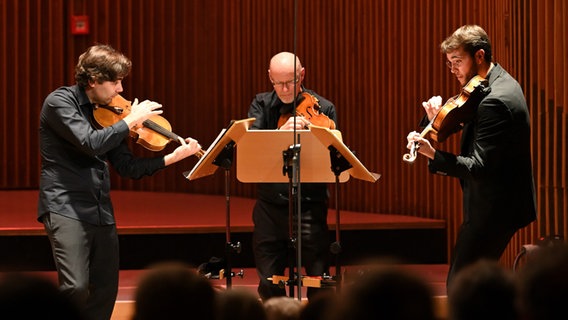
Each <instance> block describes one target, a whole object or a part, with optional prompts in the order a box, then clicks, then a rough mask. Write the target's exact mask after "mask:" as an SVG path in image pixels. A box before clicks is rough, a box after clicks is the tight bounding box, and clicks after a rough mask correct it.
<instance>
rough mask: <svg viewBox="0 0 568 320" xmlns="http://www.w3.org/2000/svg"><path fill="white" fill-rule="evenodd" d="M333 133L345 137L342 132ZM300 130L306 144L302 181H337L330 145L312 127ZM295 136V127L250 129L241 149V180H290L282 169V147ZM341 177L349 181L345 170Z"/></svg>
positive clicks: (246, 181)
mask: <svg viewBox="0 0 568 320" xmlns="http://www.w3.org/2000/svg"><path fill="white" fill-rule="evenodd" d="M330 132H331V133H332V134H334V135H337V136H339V139H341V132H339V131H337V130H330ZM296 133H297V134H299V135H300V139H299V140H300V141H301V145H302V151H301V152H302V156H301V158H300V167H301V168H302V169H301V170H300V181H301V182H302V183H306V182H322V183H323V182H334V181H335V176H334V175H333V172H332V171H331V170H330V168H331V162H330V158H329V152H328V150H327V149H326V148H327V146H324V145H323V144H322V143H321V142H320V141H319V140H318V138H316V137H315V136H314V135H313V134H312V132H310V130H298V131H296ZM292 137H293V136H292V131H291V130H248V131H247V132H246V134H245V135H243V136H242V137H241V139H240V140H239V146H238V148H237V179H238V180H239V181H240V182H244V183H249V182H252V183H264V182H273V183H288V178H287V176H286V175H285V173H283V172H282V164H283V159H282V150H286V149H288V147H289V146H290V144H291V139H292ZM339 180H340V182H346V181H347V180H349V174H348V173H347V172H345V173H342V174H341V175H340V178H339Z"/></svg>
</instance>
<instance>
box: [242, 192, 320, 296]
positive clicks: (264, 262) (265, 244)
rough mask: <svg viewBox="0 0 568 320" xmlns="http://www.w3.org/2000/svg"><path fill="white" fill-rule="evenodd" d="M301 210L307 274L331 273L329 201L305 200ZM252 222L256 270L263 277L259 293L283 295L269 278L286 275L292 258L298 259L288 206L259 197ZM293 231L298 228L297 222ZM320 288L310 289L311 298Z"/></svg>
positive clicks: (303, 255)
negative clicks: (291, 245) (292, 245)
mask: <svg viewBox="0 0 568 320" xmlns="http://www.w3.org/2000/svg"><path fill="white" fill-rule="evenodd" d="M301 209H302V221H301V223H302V228H301V232H302V238H301V243H302V249H301V250H302V251H301V257H302V265H303V266H304V268H305V271H306V275H308V276H321V275H323V274H324V273H326V274H329V232H328V227H327V203H326V202H315V203H314V202H305V203H302V205H301ZM253 221H254V233H253V251H254V258H255V264H256V270H257V273H258V276H259V278H260V281H259V286H258V293H259V295H260V297H261V298H262V299H263V300H266V299H269V298H271V297H275V296H284V295H286V290H285V289H284V288H279V287H278V286H277V285H274V284H272V282H271V281H269V280H267V278H269V277H272V276H273V275H284V274H285V271H286V270H287V268H288V267H289V266H290V261H292V263H295V261H296V259H295V256H296V253H295V249H293V248H292V249H291V248H290V232H289V211H288V206H287V205H275V204H273V203H269V202H266V201H263V200H258V201H257V202H256V204H255V207H254V209H253ZM294 221H296V218H294ZM293 230H294V231H295V230H297V228H296V226H295V224H294V225H293ZM290 259H292V260H290ZM318 290H319V289H317V288H308V298H311V297H313V296H314V295H315V294H316V293H317V292H318Z"/></svg>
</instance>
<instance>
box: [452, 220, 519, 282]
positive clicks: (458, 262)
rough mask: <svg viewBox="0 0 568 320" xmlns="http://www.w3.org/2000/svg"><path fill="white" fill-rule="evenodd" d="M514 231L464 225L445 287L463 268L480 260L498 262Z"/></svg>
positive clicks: (495, 226)
mask: <svg viewBox="0 0 568 320" xmlns="http://www.w3.org/2000/svg"><path fill="white" fill-rule="evenodd" d="M515 232H516V230H514V229H511V228H504V227H501V226H499V225H498V224H497V223H495V224H493V225H484V226H480V225H473V224H471V223H464V224H462V225H461V226H460V231H459V234H458V238H457V240H456V244H455V247H454V255H453V257H452V262H451V264H450V270H449V272H448V279H447V282H446V286H448V287H449V286H450V284H451V282H452V280H453V278H454V277H455V276H456V274H457V273H458V272H459V271H461V270H462V269H463V268H465V267H467V266H468V265H470V264H473V263H475V262H476V261H478V260H481V259H488V260H499V258H501V255H502V254H503V252H504V251H505V249H506V248H507V245H508V244H509V241H511V238H512V237H513V235H514V234H515Z"/></svg>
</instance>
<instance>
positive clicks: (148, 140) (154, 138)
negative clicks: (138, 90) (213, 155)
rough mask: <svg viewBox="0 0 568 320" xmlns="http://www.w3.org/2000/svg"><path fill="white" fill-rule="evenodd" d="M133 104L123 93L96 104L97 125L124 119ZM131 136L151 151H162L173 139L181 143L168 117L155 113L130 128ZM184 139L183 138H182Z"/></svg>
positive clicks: (95, 117)
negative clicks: (139, 124) (105, 102)
mask: <svg viewBox="0 0 568 320" xmlns="http://www.w3.org/2000/svg"><path fill="white" fill-rule="evenodd" d="M131 108H132V104H131V102H130V101H128V100H126V99H124V98H123V97H122V96H121V95H116V96H115V97H114V98H113V99H112V100H111V102H110V103H109V104H108V105H96V106H95V108H94V110H93V119H94V120H95V126H96V127H98V128H105V127H109V126H112V125H113V124H115V123H117V122H118V121H120V120H122V119H123V118H124V117H126V116H127V115H128V114H130V110H131ZM130 136H131V137H132V138H133V139H136V143H138V144H140V145H142V146H143V147H145V148H146V149H148V150H151V151H161V150H163V149H164V148H165V147H166V145H167V144H168V143H170V142H171V141H176V142H178V143H179V138H180V136H178V135H177V134H175V133H173V132H172V126H171V124H170V123H169V122H168V120H166V118H164V117H162V116H159V115H155V116H152V117H150V118H149V119H147V120H145V121H144V122H143V123H142V126H141V127H134V128H132V129H130ZM182 139H183V138H182ZM203 154H204V151H203V150H200V151H198V152H197V153H196V154H195V155H196V156H197V157H198V158H200V157H201V156H202V155H203Z"/></svg>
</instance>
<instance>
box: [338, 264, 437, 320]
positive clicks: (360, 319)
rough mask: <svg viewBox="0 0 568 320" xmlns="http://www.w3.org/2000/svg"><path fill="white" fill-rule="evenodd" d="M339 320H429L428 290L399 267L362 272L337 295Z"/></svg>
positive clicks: (423, 283) (430, 319)
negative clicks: (338, 299)
mask: <svg viewBox="0 0 568 320" xmlns="http://www.w3.org/2000/svg"><path fill="white" fill-rule="evenodd" d="M340 299H341V301H342V304H343V305H342V306H341V307H340V310H338V315H337V316H338V317H339V319H342V320H347V319H350V320H371V319H391V320H433V319H434V306H433V300H432V292H431V288H430V287H429V286H428V284H427V283H426V281H425V280H424V279H422V278H419V277H418V276H415V275H414V274H412V273H410V271H408V270H406V269H401V268H400V266H396V265H392V264H382V265H376V266H373V267H371V268H370V269H369V270H366V271H364V272H363V273H362V274H361V277H358V278H357V279H356V280H355V281H354V282H353V283H352V284H351V285H349V286H346V287H345V289H344V290H343V291H342V292H341V297H340Z"/></svg>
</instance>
